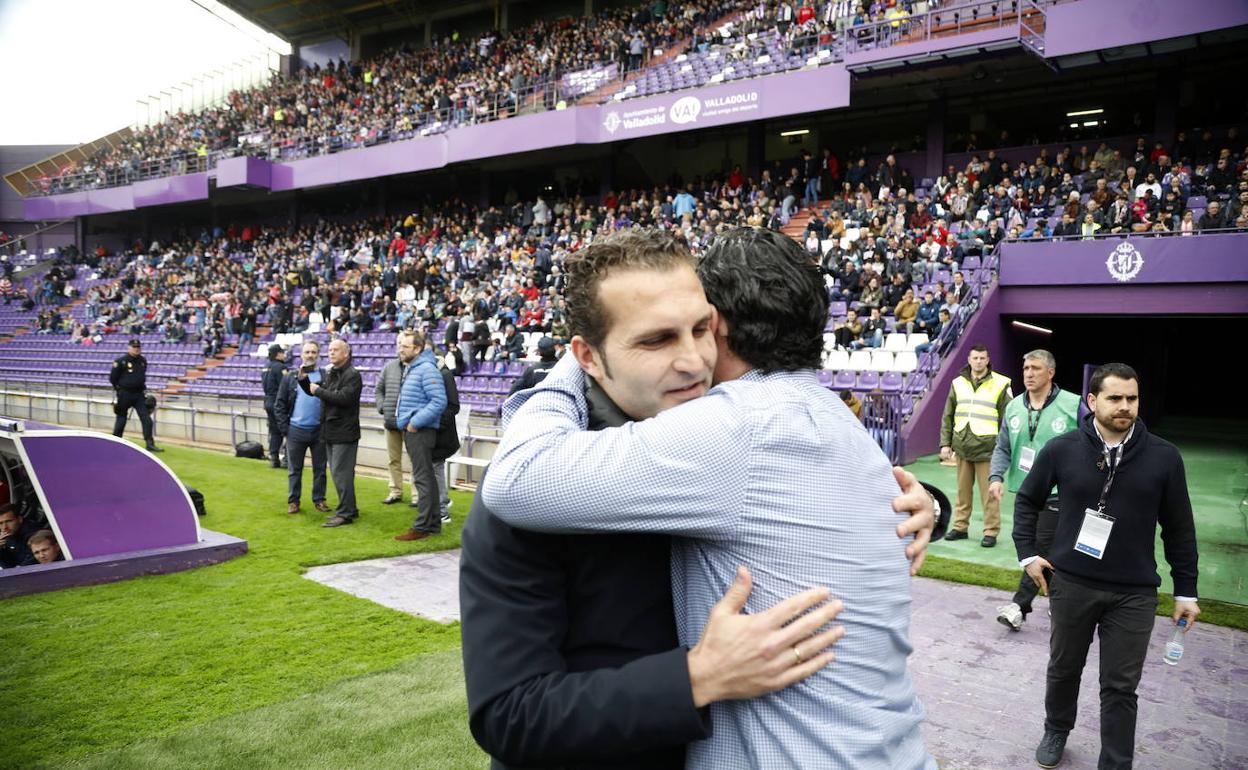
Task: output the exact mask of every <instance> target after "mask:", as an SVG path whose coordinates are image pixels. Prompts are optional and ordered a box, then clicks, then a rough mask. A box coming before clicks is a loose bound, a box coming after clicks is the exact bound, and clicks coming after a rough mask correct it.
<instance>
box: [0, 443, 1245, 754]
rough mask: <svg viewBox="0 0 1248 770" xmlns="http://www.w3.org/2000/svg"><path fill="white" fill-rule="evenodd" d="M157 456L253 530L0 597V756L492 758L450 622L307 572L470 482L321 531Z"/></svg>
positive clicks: (223, 522)
mask: <svg viewBox="0 0 1248 770" xmlns="http://www.w3.org/2000/svg"><path fill="white" fill-rule="evenodd" d="M163 459H165V460H166V462H168V464H169V465H170V466H171V467H172V468H173V469H174V470H175V471H176V472H177V473H178V475H179V476H180V477H181V478H182V479H183V480H185V481H186V482H187V483H188V484H190V485H191V486H195V487H197V488H199V489H200V490H201V491H203V492H204V494H205V496H206V499H207V505H208V511H209V515H208V516H207V517H206V518H205V519H204V521H203V523H204V525H205V526H206V527H209V528H211V529H216V530H219V531H222V532H226V533H229V534H231V535H235V536H238V537H242V538H245V539H247V540H248V541H249V544H250V552H249V553H248V554H247V555H246V556H244V557H242V558H239V559H235V560H233V561H230V562H227V563H225V564H221V565H217V566H213V567H207V568H203V569H198V570H193V571H190V572H184V573H178V574H174V575H165V576H158V577H146V578H141V579H138V580H131V581H126V582H123V583H116V584H111V585H104V586H95V587H90V588H80V589H73V590H68V591H60V592H54V593H48V594H40V595H35V596H28V597H22V598H19V599H12V600H8V601H4V602H2V603H0V619H2V621H3V622H0V645H3V648H4V649H5V650H7V651H8V653H9V654H7V655H3V656H0V692H3V693H4V696H3V699H2V700H0V725H4V733H3V734H4V738H3V739H2V740H0V768H23V769H25V768H32V767H45V768H63V767H74V768H101V769H102V770H103V769H106V770H118V769H119V768H120V769H122V770H125V769H128V768H161V769H162V770H163V769H164V768H237V767H246V768H253V767H255V768H327V769H328V768H344V767H378V768H391V767H395V768H398V767H403V768H484V767H486V766H487V765H488V761H487V758H486V757H485V755H484V754H483V753H481V751H480V750H479V749H477V747H476V745H475V744H474V743H473V741H472V738H471V736H470V735H469V733H468V728H467V708H466V705H465V700H464V692H463V673H462V668H461V665H460V660H459V644H460V637H459V628H458V626H455V625H451V626H444V625H441V624H438V623H434V622H431V621H425V620H422V619H419V618H415V617H412V616H409V615H406V614H403V613H401V612H397V611H394V610H390V609H387V608H385V607H381V606H379V605H376V604H374V603H372V602H369V601H366V600H363V599H357V598H354V597H352V596H349V595H347V594H344V593H341V592H339V591H336V590H333V589H330V588H327V587H325V586H322V585H320V584H318V583H315V582H312V581H310V580H306V579H304V578H302V577H301V576H300V575H301V573H302V572H303V570H304V569H305V568H307V567H310V566H315V565H320V564H333V563H339V562H347V561H358V560H362V559H369V558H376V557H382V556H395V555H402V554H408V553H414V552H419V551H433V550H441V549H447V548H454V547H457V546H458V545H459V518H460V517H461V516H462V515H463V514H464V513H466V511H467V509H468V505H469V502H470V497H469V495H467V494H466V493H460V492H455V493H452V494H453V497H454V499H455V506H454V508H453V509H452V513H453V514H454V515H455V516H456V519H457V520H456V522H455V523H454V524H452V525H451V526H450V527H449V528H447V529H446V530H445V531H444V534H443V535H442V536H440V537H438V538H435V539H433V540H431V541H423V542H420V543H416V544H414V545H413V544H404V543H396V542H394V541H393V540H392V539H391V536H392V535H394V534H396V533H398V532H400V531H401V530H402V529H404V528H405V527H406V526H407V524H408V523H409V521H410V518H411V514H412V509H410V508H408V507H406V506H383V505H381V504H380V500H381V499H382V498H383V497H384V496H385V483H384V482H383V481H381V480H378V479H371V478H363V477H362V478H360V479H359V480H358V481H357V490H358V497H359V499H360V501H361V511H362V516H361V520H360V522H359V523H357V524H355V525H352V526H349V527H341V528H338V529H324V528H322V527H320V526H319V524H320V522H321V520H322V516H321V515H320V514H317V513H315V512H312V509H311V505H310V495H309V493H308V491H307V488H306V487H305V492H304V504H305V509H307V510H308V511H309V512H308V513H304V514H302V515H301V516H297V517H292V516H288V515H286V513H285V477H284V474H283V473H282V472H280V471H276V470H272V469H270V468H268V467H267V465H266V464H264V463H261V462H257V461H254V460H238V459H235V458H232V457H228V456H225V455H222V454H218V453H215V452H210V451H203V450H195V449H185V448H179V447H172V446H171V447H169V451H168V453H167V454H165V455H163ZM928 464H929V465H932V466H934V463H930V462H929V463H928ZM916 470H918V471H919V472H920V475H923V476H928V475H929V474H930V472H931V471H932V468H929V467H927V466H925V465H923V464H922V463H921V464H920V465H919V467H918V468H917V469H916ZM940 470H943V469H938V468H937V469H936V471H935V473H936V474H937V475H938V474H939V472H940ZM308 475H309V478H307V479H305V484H308V483H309V482H310V474H308ZM942 486H945V485H944V484H942ZM946 488H948V487H946ZM330 499H331V501H332V500H333V499H334V495H333V492H332V485H331V492H330ZM977 525H978V522H973V528H974V527H976V526H977ZM970 542H971V543H972V544H973V548H972V547H970V546H967V541H961V542H958V543H937V544H935V545H934V546H933V547H932V549H931V555H930V556H929V558H928V562H927V564H926V565H925V566H924V569H923V572H922V574H923V575H925V576H929V577H935V578H938V579H943V580H953V581H957V582H965V583H974V584H980V585H988V586H993V587H996V588H1000V589H1004V590H1013V587H1014V586H1015V584H1016V582H1017V579H1018V571H1017V569H1015V568H1013V567H1012V559H1010V558H1008V556H1009V553H1007V552H1012V549H1011V548H1010V547H1009V545H1008V542H1006V541H1003V542H1002V544H1001V545H1000V546H998V547H997V548H996V549H991V551H992V552H993V553H991V557H992V558H996V559H1000V560H1001V562H1000V563H999V564H998V563H987V564H979V563H968V561H965V560H963V559H965V558H967V556H968V555H969V556H973V557H980V558H983V557H982V554H984V553H985V552H987V551H989V549H982V548H980V547H979V545H978V541H977V539H976V540H972V541H970ZM963 546H967V547H966V548H965V549H964V548H962V547H963ZM962 551H966V554H963V553H962ZM1202 566H1203V565H1202ZM1241 571H1242V570H1241ZM1164 606H1165V602H1164V601H1163V610H1162V611H1163V612H1164V611H1165V610H1164ZM1202 608H1203V610H1204V615H1203V616H1202V618H1201V619H1202V621H1208V622H1214V623H1219V624H1222V625H1230V626H1234V627H1237V628H1242V629H1248V607H1244V606H1238V605H1224V604H1219V603H1217V602H1204V601H1202Z"/></svg>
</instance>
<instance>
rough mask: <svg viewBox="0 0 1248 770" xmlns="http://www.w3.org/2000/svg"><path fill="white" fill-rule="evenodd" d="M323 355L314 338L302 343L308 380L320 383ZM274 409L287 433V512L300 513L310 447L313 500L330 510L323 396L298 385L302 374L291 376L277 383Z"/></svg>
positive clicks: (322, 509)
mask: <svg viewBox="0 0 1248 770" xmlns="http://www.w3.org/2000/svg"><path fill="white" fill-rule="evenodd" d="M320 358H321V348H320V345H318V344H317V343H316V342H315V341H313V340H308V341H307V342H305V343H303V348H302V349H301V350H300V359H301V363H302V367H303V369H304V370H305V371H307V372H308V376H307V381H308V382H310V383H312V382H314V383H320V381H321V371H320V369H317V367H316V364H317V362H318V361H319V360H320ZM273 412H274V415H275V416H276V418H277V421H278V430H279V431H280V432H281V433H282V434H283V435H284V436H286V467H287V482H288V484H287V486H288V491H287V497H286V512H287V513H290V514H296V513H299V500H300V498H301V497H302V492H303V460H304V457H305V456H306V455H307V453H308V450H311V452H312V504H313V506H314V507H315V508H316V510H318V511H321V512H322V513H329V506H328V505H327V504H326V503H325V468H326V452H325V441H324V440H323V437H322V435H321V400H320V399H319V398H317V397H316V396H313V395H312V394H311V393H309V392H308V391H306V390H304V389H303V388H301V387H299V378H298V377H295V376H293V375H292V376H289V377H286V378H284V379H283V380H282V383H281V385H280V386H279V387H278V392H277V401H276V403H275V404H274V405H273Z"/></svg>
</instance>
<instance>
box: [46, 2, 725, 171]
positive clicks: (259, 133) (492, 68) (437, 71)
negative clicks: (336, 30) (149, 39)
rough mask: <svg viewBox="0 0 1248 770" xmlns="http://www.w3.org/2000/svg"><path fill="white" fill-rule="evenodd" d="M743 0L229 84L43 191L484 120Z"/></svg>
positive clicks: (635, 62)
mask: <svg viewBox="0 0 1248 770" xmlns="http://www.w3.org/2000/svg"><path fill="white" fill-rule="evenodd" d="M748 5H749V3H748V2H745V1H744V0H670V1H669V0H656V1H655V2H650V3H645V4H638V5H635V6H630V7H627V8H618V9H607V10H602V11H600V12H598V13H597V14H595V16H594V17H593V18H592V19H572V18H564V19H559V20H557V21H546V20H542V21H536V22H534V23H532V24H530V25H528V26H526V27H523V28H521V29H518V30H512V31H508V32H498V31H491V32H486V33H484V34H482V35H480V36H477V37H475V38H471V39H470V38H467V37H464V38H461V37H460V36H459V34H458V33H453V34H451V35H449V36H447V37H445V38H443V39H440V40H436V41H434V42H433V43H432V44H430V45H429V46H428V47H425V48H420V49H416V50H413V49H412V48H411V47H409V46H408V45H406V44H404V45H403V46H401V47H399V48H398V49H395V50H389V51H387V52H385V53H383V54H381V55H378V56H376V57H373V58H369V59H364V60H360V61H352V62H347V61H344V60H342V59H339V60H338V61H337V62H330V63H328V64H327V65H325V66H320V65H319V64H314V65H313V66H311V67H305V68H303V69H301V70H299V71H298V72H297V73H296V74H294V75H293V76H291V77H283V76H280V75H274V76H273V78H272V81H271V82H270V83H268V84H267V85H265V86H263V87H259V88H254V89H250V90H245V91H233V92H231V93H230V94H229V95H228V97H227V99H226V103H225V104H223V105H221V106H218V107H214V108H210V109H207V110H204V111H202V112H199V113H194V114H191V113H184V112H179V113H177V114H174V115H168V116H167V117H166V119H165V120H163V121H162V122H160V123H157V124H155V125H152V126H149V127H146V128H143V129H141V130H138V131H136V132H135V134H134V136H133V137H132V138H131V139H129V140H128V141H127V142H126V143H125V144H123V145H121V146H119V147H117V148H115V149H112V150H108V151H104V152H101V153H99V154H97V155H95V156H94V157H92V158H91V159H89V160H87V161H85V162H83V163H82V164H81V165H72V166H67V167H66V168H64V169H62V170H61V173H60V174H59V175H58V176H57V177H52V178H49V179H46V180H43V181H44V182H45V185H44V186H45V188H46V189H45V191H47V192H62V191H68V190H71V189H76V188H78V187H94V186H111V185H116V184H125V183H128V182H129V181H130V180H132V179H136V178H140V177H141V176H143V175H145V174H144V169H143V167H144V164H152V163H156V164H158V165H159V168H158V169H156V172H157V174H159V175H163V174H169V173H180V172H183V171H185V170H187V169H188V168H191V167H193V166H194V164H196V162H197V159H204V160H206V159H207V158H208V156H209V154H211V153H225V154H227V155H233V154H253V155H255V154H268V155H270V156H271V157H275V158H276V157H302V156H307V155H316V154H324V153H329V152H334V151H337V150H340V149H345V148H350V147H357V146H368V145H371V144H376V143H379V142H384V141H389V140H393V139H397V138H405V137H408V136H413V135H416V134H418V133H420V132H422V131H423V132H425V133H428V132H430V131H437V130H442V129H444V128H446V127H448V126H450V125H460V124H469V123H475V122H481V121H486V120H493V119H494V118H495V116H496V115H497V114H498V113H500V112H501V113H504V114H509V113H513V112H515V111H517V110H520V109H523V108H525V107H526V106H529V105H530V104H532V103H533V102H537V103H538V104H543V106H546V107H553V106H554V105H555V102H556V100H558V99H561V98H562V95H561V94H560V92H559V90H558V88H557V84H558V82H559V78H560V77H561V76H562V75H564V74H566V73H571V72H579V71H583V70H586V69H589V68H591V67H594V66H596V65H602V64H608V63H611V64H615V65H616V66H618V67H620V68H623V69H627V68H630V67H631V68H636V67H638V66H641V65H642V63H643V60H644V59H646V58H648V57H649V56H650V54H651V53H652V51H653V50H654V49H655V48H656V47H658V48H662V47H665V46H668V45H672V44H675V43H677V42H679V41H685V40H689V39H691V38H695V37H705V36H706V35H707V30H708V29H709V27H710V25H711V24H712V23H713V22H714V21H716V20H717V19H720V18H722V17H723V16H724V15H726V14H729V13H734V12H737V11H739V10H741V9H742V8H745V7H748ZM544 101H547V102H549V103H543V102H544ZM195 167H197V166H195Z"/></svg>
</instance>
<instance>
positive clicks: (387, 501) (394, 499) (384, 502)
mask: <svg viewBox="0 0 1248 770" xmlns="http://www.w3.org/2000/svg"><path fill="white" fill-rule="evenodd" d="M401 502H403V498H401V497H387V498H386V499H385V500H382V501H381V504H382V505H394V504H395V503H401Z"/></svg>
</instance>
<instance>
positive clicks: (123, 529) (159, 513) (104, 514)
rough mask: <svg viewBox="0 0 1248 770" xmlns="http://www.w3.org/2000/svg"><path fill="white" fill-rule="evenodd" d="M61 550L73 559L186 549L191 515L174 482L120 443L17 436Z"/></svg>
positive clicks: (193, 538)
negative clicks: (53, 525) (172, 548)
mask: <svg viewBox="0 0 1248 770" xmlns="http://www.w3.org/2000/svg"><path fill="white" fill-rule="evenodd" d="M19 435H20V439H18V440H19V441H20V442H21V446H22V449H23V450H24V451H25V454H26V457H27V459H28V460H29V470H30V471H31V473H32V475H33V476H34V477H35V478H36V479H37V480H38V482H39V487H40V488H41V489H42V491H43V496H44V500H45V501H46V503H47V508H48V511H49V514H50V517H51V518H52V519H53V520H54V521H55V524H56V528H57V530H58V531H59V533H60V535H61V543H62V545H63V546H65V547H66V548H67V549H68V550H69V551H70V553H72V555H73V557H74V558H81V557H87V556H103V555H107V554H117V553H128V552H131V551H142V550H146V549H150V548H164V547H169V546H178V545H188V544H191V543H195V542H197V541H198V539H199V525H198V522H197V521H196V518H195V510H194V508H192V507H191V503H190V500H189V498H188V497H187V496H186V492H185V490H184V489H183V488H182V485H181V483H179V482H178V479H177V477H175V476H174V475H173V473H172V472H171V471H169V469H168V468H166V467H165V466H164V465H163V464H162V463H160V462H159V461H157V460H156V458H154V457H152V456H151V455H149V454H147V453H146V452H143V451H142V450H140V449H139V448H138V447H135V446H133V445H132V444H129V443H127V442H125V441H121V440H120V439H114V438H112V437H111V436H100V435H92V434H62V435H56V434H53V435H40V434H39V433H38V432H36V431H32V432H30V433H26V434H19Z"/></svg>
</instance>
